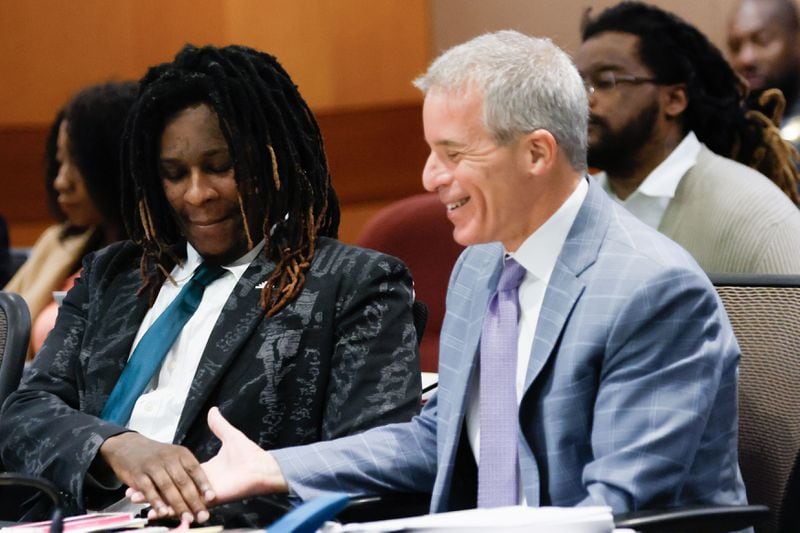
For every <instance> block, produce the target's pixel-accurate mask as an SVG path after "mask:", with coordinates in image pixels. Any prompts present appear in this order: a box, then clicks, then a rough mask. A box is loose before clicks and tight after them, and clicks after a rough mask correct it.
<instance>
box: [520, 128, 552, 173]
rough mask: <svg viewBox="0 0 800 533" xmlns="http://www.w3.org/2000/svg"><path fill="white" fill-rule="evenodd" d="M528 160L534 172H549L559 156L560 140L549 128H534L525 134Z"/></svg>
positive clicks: (524, 140)
mask: <svg viewBox="0 0 800 533" xmlns="http://www.w3.org/2000/svg"><path fill="white" fill-rule="evenodd" d="M523 142H524V143H525V151H526V152H525V153H526V156H527V159H526V162H527V163H528V165H529V169H530V171H531V173H532V174H539V175H541V174H544V173H546V172H549V171H550V169H551V168H552V167H553V165H554V164H555V162H556V158H557V157H558V142H556V138H555V137H553V134H552V133H550V132H549V131H547V130H534V131H532V132H530V133H528V134H526V135H525V136H524V139H523Z"/></svg>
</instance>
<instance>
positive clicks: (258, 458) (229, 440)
mask: <svg viewBox="0 0 800 533" xmlns="http://www.w3.org/2000/svg"><path fill="white" fill-rule="evenodd" d="M208 427H209V428H210V429H211V431H213V432H214V435H216V436H217V437H218V438H219V440H220V441H222V447H221V448H220V450H219V453H218V454H217V455H215V456H214V457H212V458H211V459H210V460H209V461H207V462H205V463H203V464H202V465H201V466H202V468H203V471H204V472H205V474H206V476H208V480H209V481H210V482H211V486H212V487H213V488H214V493H215V494H216V499H215V501H214V503H223V502H227V501H231V500H238V499H241V498H245V497H247V496H254V495H256V494H266V493H272V492H286V491H287V490H289V489H288V486H287V484H286V480H285V479H284V478H283V474H282V473H281V469H280V467H279V466H278V463H277V461H275V459H274V458H273V457H272V455H270V454H269V452H267V451H265V450H262V449H261V448H260V447H259V446H258V445H257V444H256V443H254V442H253V441H251V440H250V439H248V438H247V437H246V436H245V435H244V433H242V432H241V431H239V430H238V429H236V428H235V427H233V426H232V425H231V424H230V423H229V422H228V421H227V420H225V418H224V417H223V416H222V414H221V413H220V412H219V409H217V408H216V407H212V408H211V409H210V410H209V411H208Z"/></svg>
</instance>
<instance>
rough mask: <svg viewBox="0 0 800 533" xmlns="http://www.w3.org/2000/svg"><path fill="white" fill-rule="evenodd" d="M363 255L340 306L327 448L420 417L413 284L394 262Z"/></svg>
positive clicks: (344, 287)
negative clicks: (335, 440)
mask: <svg viewBox="0 0 800 533" xmlns="http://www.w3.org/2000/svg"><path fill="white" fill-rule="evenodd" d="M360 252H361V256H360V259H361V261H359V262H357V263H355V265H356V268H354V269H353V271H352V272H351V274H350V275H348V276H345V282H343V285H342V288H341V291H340V296H339V298H338V303H337V310H336V318H335V325H334V337H335V338H334V340H333V354H332V358H331V371H330V382H329V385H328V392H327V398H326V401H325V407H324V409H325V415H324V418H323V420H324V422H323V431H322V438H323V439H325V440H327V439H333V438H337V437H341V436H344V435H350V434H353V433H357V432H359V431H364V430H366V429H369V428H372V427H375V426H379V425H384V424H388V423H393V422H405V421H408V420H410V419H411V417H413V416H414V415H415V414H417V413H418V412H419V405H420V388H421V385H420V369H419V349H418V346H417V336H416V330H415V329H414V323H413V317H412V303H413V298H414V297H413V289H412V284H411V277H410V275H409V273H408V270H407V269H406V268H405V266H404V265H403V264H402V263H401V262H400V261H398V260H397V259H395V258H393V257H390V256H386V255H382V254H376V253H374V252H366V251H364V250H360ZM364 260H366V261H364Z"/></svg>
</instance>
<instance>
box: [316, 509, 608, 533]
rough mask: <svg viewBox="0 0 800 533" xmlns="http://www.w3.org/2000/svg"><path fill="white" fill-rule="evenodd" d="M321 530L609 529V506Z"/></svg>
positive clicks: (475, 513) (589, 532) (580, 532)
mask: <svg viewBox="0 0 800 533" xmlns="http://www.w3.org/2000/svg"><path fill="white" fill-rule="evenodd" d="M320 531H321V532H322V533H340V532H341V533H375V532H404V533H405V532H407V533H448V532H455V531H466V532H469V531H475V532H477V531H506V532H530V531H536V533H611V532H612V531H614V517H613V516H612V514H611V508H610V507H599V506H598V507H526V506H514V507H497V508H494V509H471V510H468V511H453V512H449V513H438V514H430V515H423V516H415V517H412V518H401V519H397V520H381V521H379V522H365V523H360V524H345V525H341V524H333V523H327V524H326V525H325V526H324V527H323V528H322V529H320Z"/></svg>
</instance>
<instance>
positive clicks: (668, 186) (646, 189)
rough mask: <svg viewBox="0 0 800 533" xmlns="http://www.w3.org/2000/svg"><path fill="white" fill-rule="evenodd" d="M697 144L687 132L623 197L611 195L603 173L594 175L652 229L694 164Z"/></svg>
mask: <svg viewBox="0 0 800 533" xmlns="http://www.w3.org/2000/svg"><path fill="white" fill-rule="evenodd" d="M700 147H701V144H700V141H698V140H697V137H696V136H695V134H694V132H692V131H690V132H689V133H687V134H686V137H684V138H683V140H682V141H681V143H680V144H679V145H678V146H677V147H675V149H674V150H673V151H672V153H670V154H669V156H667V158H666V159H665V160H663V161H662V162H661V164H659V165H658V166H657V167H656V168H654V169H653V171H652V172H651V173H650V174H649V175H648V176H647V177H646V178H645V179H644V181H643V182H642V183H640V184H639V187H638V188H637V189H636V190H635V191H633V193H631V195H630V196H628V197H627V198H626V199H624V200H621V199H620V198H619V197H618V196H617V195H616V194H614V190H613V189H612V188H611V184H610V183H609V182H608V175H607V174H606V173H605V172H598V173H597V174H595V175H594V176H593V177H594V178H595V179H596V180H597V182H598V183H599V184H600V185H601V186H602V187H603V190H605V191H606V192H607V193H608V195H609V196H610V197H611V198H613V199H614V200H616V201H617V202H618V203H620V204H622V205H623V206H625V208H626V209H627V210H628V211H630V212H631V213H633V215H634V216H635V217H636V218H638V219H639V220H641V221H642V222H644V223H645V224H647V225H648V226H650V227H651V228H653V229H658V226H659V224H661V219H662V218H664V212H665V211H666V210H667V206H669V203H670V202H671V201H672V199H673V198H674V197H675V191H676V190H677V189H678V184H680V182H681V179H682V178H683V176H684V174H686V173H687V172H688V171H689V169H690V168H692V167H693V166H694V165H695V164H696V163H697V155H698V154H699V153H700Z"/></svg>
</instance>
